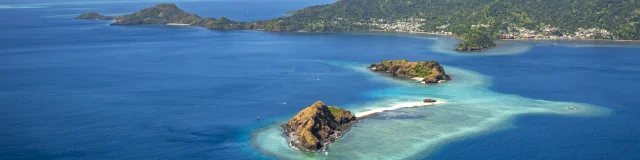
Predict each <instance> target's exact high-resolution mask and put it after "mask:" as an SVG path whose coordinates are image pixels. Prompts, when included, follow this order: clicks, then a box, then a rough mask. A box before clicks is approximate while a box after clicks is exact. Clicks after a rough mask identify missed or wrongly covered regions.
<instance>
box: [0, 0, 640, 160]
mask: <svg viewBox="0 0 640 160" xmlns="http://www.w3.org/2000/svg"><path fill="white" fill-rule="evenodd" d="M37 3H42V2H40V1H34V4H37ZM309 3H312V2H306V1H305V2H299V3H294V2H291V1H277V0H273V1H267V2H265V1H260V2H235V1H234V2H230V1H222V2H178V3H177V4H178V6H180V7H182V8H184V9H185V10H187V11H193V12H195V13H197V14H199V15H202V16H203V17H220V16H226V17H229V18H232V19H238V20H243V21H250V20H257V19H268V18H272V17H277V16H280V15H283V13H284V12H286V11H290V10H293V9H295V8H300V7H303V6H306V5H309ZM152 4H153V3H148V2H144V3H135V2H128V3H108V4H105V3H101V4H54V5H47V7H44V8H11V9H3V8H0V14H2V15H8V14H11V15H13V16H11V17H0V20H1V21H2V22H3V23H0V42H2V43H0V59H1V60H0V111H2V112H0V114H2V116H0V135H2V138H0V144H3V145H0V159H185V158H187V159H273V158H294V159H300V158H310V159H313V158H329V159H347V158H363V159H364V158H391V159H400V158H411V159H413V158H415V159H605V158H606V159H638V157H637V155H640V150H639V149H638V148H640V145H638V144H640V143H638V141H637V140H638V139H640V127H637V123H635V122H636V121H637V119H638V118H637V116H636V115H638V113H640V109H637V107H635V106H638V105H640V101H639V100H637V98H635V97H634V96H635V95H637V94H638V93H639V92H638V90H640V88H638V86H640V81H638V80H640V76H639V75H640V64H638V63H637V62H638V60H640V55H638V54H637V53H640V52H638V51H639V50H638V48H637V46H640V45H637V43H624V44H623V43H615V44H613V45H611V44H602V42H573V41H571V42H563V41H560V42H539V41H536V42H533V41H508V42H500V43H504V44H501V45H500V47H498V48H496V49H492V50H489V51H487V52H484V54H473V56H468V55H461V54H454V53H451V52H449V51H450V50H449V49H448V46H452V45H453V44H455V42H456V41H457V40H455V39H451V38H446V37H440V36H429V35H415V34H405V33H401V34H392V35H390V34H354V33H265V32H257V31H210V30H206V29H202V28H195V27H176V26H173V27H165V26H129V27H123V26H109V25H108V23H109V22H108V21H92V20H73V19H71V18H72V15H73V14H80V13H82V12H86V11H87V10H86V9H91V10H95V11H99V12H101V13H105V14H117V13H130V12H133V11H136V10H138V9H140V8H143V7H148V6H150V5H152ZM2 5H15V4H2ZM22 5H33V4H22ZM264 6H273V7H269V8H270V9H265V7H264ZM247 11H248V12H247ZM487 55H489V56H487ZM385 59H408V60H412V61H421V60H430V59H433V60H437V61H438V62H440V63H442V64H445V65H446V66H445V67H446V68H445V70H446V71H447V73H449V74H452V75H453V78H454V80H453V81H449V82H446V83H443V84H438V85H428V86H426V85H419V84H415V83H414V82H412V81H402V80H396V79H390V78H388V77H384V76H380V75H378V74H375V73H371V72H369V71H367V70H366V69H365V68H364V66H366V64H368V63H375V62H379V61H382V60H385ZM426 97H430V98H435V99H439V100H444V101H446V102H447V104H442V105H434V106H425V107H417V108H404V109H399V110H395V111H387V112H384V113H382V114H381V115H379V116H378V117H374V118H371V119H367V120H364V121H362V122H361V123H359V124H358V125H357V127H355V128H354V129H353V131H352V132H350V133H348V134H347V135H346V136H345V137H344V138H342V139H340V140H339V141H338V142H336V143H334V144H332V145H331V146H330V150H329V153H328V155H324V154H309V153H300V152H297V151H294V150H292V149H290V148H288V147H287V146H286V141H284V138H283V137H281V135H280V134H279V128H278V126H279V125H280V124H282V123H284V122H285V121H286V120H288V118H290V117H291V116H293V115H294V114H295V113H296V112H297V111H299V110H301V109H302V108H304V107H306V106H307V105H309V104H311V103H313V102H315V101H317V100H322V101H324V102H326V103H327V104H329V105H337V106H339V107H344V108H348V109H350V110H352V111H354V112H356V113H363V112H366V111H371V110H376V109H380V108H387V107H392V106H394V105H398V104H402V103H406V102H412V103H413V102H419V101H420V100H421V99H423V98H426ZM283 102H287V103H286V104H283ZM568 106H575V107H576V108H577V109H576V110H575V111H570V110H568V109H567V108H568ZM258 116H259V117H261V119H260V120H256V119H255V117H258ZM387 118H388V119H387ZM574 153H580V154H574Z"/></svg>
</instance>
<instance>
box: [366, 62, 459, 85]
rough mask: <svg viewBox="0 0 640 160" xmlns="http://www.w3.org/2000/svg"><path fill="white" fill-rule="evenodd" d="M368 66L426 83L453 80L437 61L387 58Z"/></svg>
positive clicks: (374, 69)
mask: <svg viewBox="0 0 640 160" xmlns="http://www.w3.org/2000/svg"><path fill="white" fill-rule="evenodd" d="M367 68H369V69H371V71H374V72H382V73H388V74H389V75H390V76H392V77H398V78H406V79H415V80H417V81H418V82H420V83H425V84H426V83H441V82H445V81H448V80H451V77H450V76H449V75H447V74H446V73H445V72H444V68H443V67H442V66H441V65H440V63H438V62H436V61H425V62H410V61H408V60H386V61H382V62H380V63H378V64H371V65H370V66H369V67H367Z"/></svg>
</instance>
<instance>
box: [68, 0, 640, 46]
mask: <svg viewBox="0 0 640 160" xmlns="http://www.w3.org/2000/svg"><path fill="white" fill-rule="evenodd" d="M289 13H290V14H291V15H290V16H285V17H280V18H275V19H271V20H263V21H255V22H237V21H232V20H229V19H227V18H224V17H221V18H218V19H216V18H201V17H199V16H198V15H195V14H191V13H187V12H185V11H183V10H181V9H179V8H178V7H176V6H175V5H174V4H168V3H165V4H159V5H156V6H154V7H151V8H146V9H143V10H141V11H140V12H136V13H133V14H128V15H123V16H104V15H100V14H98V13H95V12H90V13H85V14H82V15H80V16H78V17H77V18H78V19H99V20H115V22H114V23H113V25H138V24H156V25H192V26H199V27H205V28H209V29H217V30H264V31H270V32H347V31H387V32H389V31H390V32H415V33H427V34H441V35H447V36H454V37H458V38H462V39H463V41H462V42H461V43H460V44H459V45H457V46H455V48H456V50H457V51H477V50H483V49H487V48H491V47H494V46H496V45H495V43H493V41H494V40H497V39H609V40H640V23H639V22H640V1H634V0H557V1H521V0H448V1H431V0H413V1H405V0H340V1H337V2H336V3H333V4H327V5H317V6H311V7H307V8H304V9H301V10H298V11H292V12H289ZM452 47H453V46H452Z"/></svg>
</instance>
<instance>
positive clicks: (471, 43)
mask: <svg viewBox="0 0 640 160" xmlns="http://www.w3.org/2000/svg"><path fill="white" fill-rule="evenodd" d="M462 38H463V39H462V42H460V44H458V45H456V49H455V50H456V51H458V52H471V51H482V50H485V49H489V48H491V47H495V46H497V45H496V43H494V42H493V39H491V38H490V37H489V36H487V35H485V34H483V33H470V34H467V35H464V36H462Z"/></svg>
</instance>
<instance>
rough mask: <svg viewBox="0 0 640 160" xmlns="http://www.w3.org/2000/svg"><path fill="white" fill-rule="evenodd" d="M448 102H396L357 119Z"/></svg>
mask: <svg viewBox="0 0 640 160" xmlns="http://www.w3.org/2000/svg"><path fill="white" fill-rule="evenodd" d="M446 103H447V102H446V101H436V102H432V103H425V102H396V103H394V104H392V105H391V106H389V107H384V108H374V109H371V110H368V111H364V112H359V113H356V117H364V116H368V115H372V114H376V113H380V112H384V111H392V110H398V109H402V108H413V107H425V106H432V105H439V104H446Z"/></svg>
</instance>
